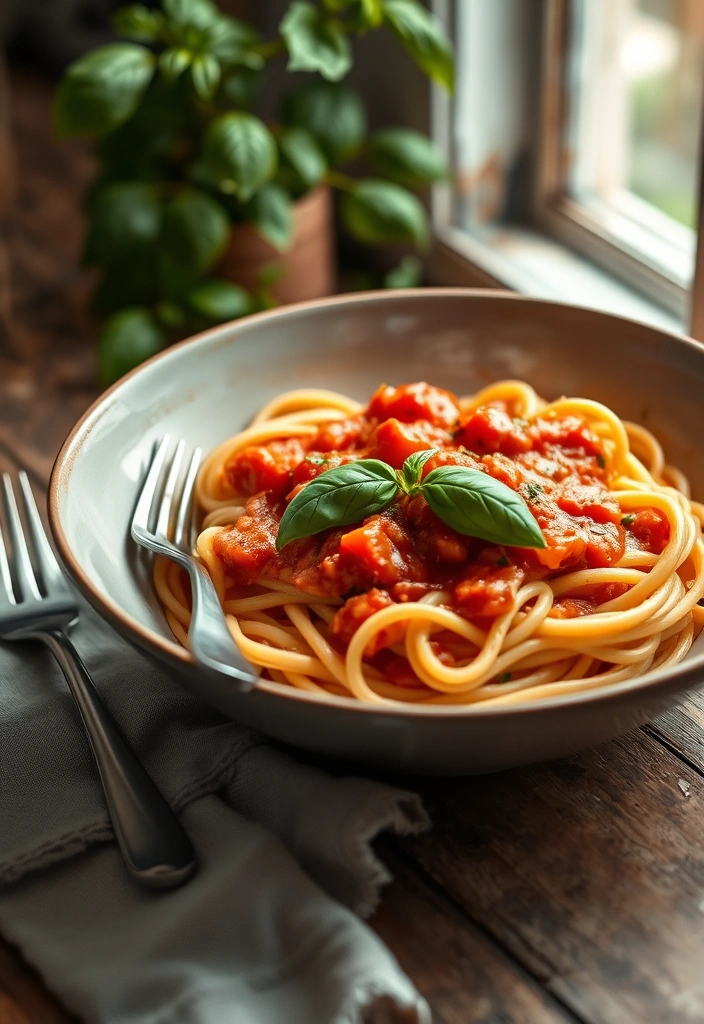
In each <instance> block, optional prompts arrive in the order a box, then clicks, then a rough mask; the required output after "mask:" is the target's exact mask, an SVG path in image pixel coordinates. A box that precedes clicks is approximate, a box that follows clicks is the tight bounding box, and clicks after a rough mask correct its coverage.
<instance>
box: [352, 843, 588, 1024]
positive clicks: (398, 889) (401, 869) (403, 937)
mask: <svg viewBox="0 0 704 1024" xmlns="http://www.w3.org/2000/svg"><path fill="white" fill-rule="evenodd" d="M384 859H385V860H386V861H387V863H388V864H389V867H390V868H391V870H392V871H393V873H394V876H395V881H394V883H393V884H392V885H391V886H390V888H389V889H388V890H387V891H386V892H385V893H384V899H383V902H382V904H381V907H380V908H379V910H378V912H377V914H376V916H375V917H374V919H373V920H372V926H373V927H374V929H375V930H376V932H377V933H378V934H379V935H380V936H381V938H382V939H383V940H384V942H386V944H387V945H388V946H389V947H390V948H391V949H393V950H394V951H395V952H396V955H397V956H398V959H399V961H400V964H401V967H402V968H403V969H404V970H405V971H406V973H407V974H408V975H409V977H411V978H413V980H414V982H415V983H416V985H417V987H418V989H419V991H420V992H421V993H422V994H423V995H424V996H425V997H426V999H427V1000H428V1002H429V1003H430V1007H431V1009H432V1012H433V1022H434V1024H486V1022H489V1021H497V1022H498V1021H501V1022H506V1024H509V1022H510V1024H558V1022H559V1024H566V1022H567V1021H574V1020H575V1018H574V1017H573V1016H572V1014H571V1013H569V1012H568V1011H567V1010H565V1009H564V1008H563V1007H561V1006H560V1004H559V1003H558V1002H557V1001H556V1000H555V999H553V998H552V997H551V996H550V995H548V994H547V993H546V992H545V991H544V990H543V989H542V988H541V986H540V985H539V984H538V983H537V982H536V981H535V980H534V979H532V978H531V977H529V976H528V975H527V974H526V973H525V972H524V971H523V970H521V968H520V967H518V966H517V965H516V964H515V963H514V962H513V961H512V960H511V958H510V957H508V956H507V955H506V953H505V952H504V951H503V950H502V949H501V948H500V947H499V946H497V945H496V944H494V943H493V942H492V941H491V940H489V939H488V938H487V936H486V935H485V934H483V933H482V932H481V931H480V930H479V929H478V928H477V927H476V925H473V924H471V923H470V922H468V921H467V919H466V917H465V916H464V915H463V914H462V913H461V912H460V911H459V910H457V909H456V908H455V907H453V905H452V904H451V902H450V901H449V900H448V899H447V897H446V896H445V895H444V893H442V892H441V891H440V890H437V889H435V887H431V886H428V885H427V884H426V883H425V882H424V881H422V880H421V879H419V878H418V876H417V874H416V873H415V872H414V871H413V869H412V868H411V867H409V865H408V864H406V863H404V861H403V860H401V859H400V857H399V856H398V855H396V854H394V853H393V852H391V853H386V854H385V857H384Z"/></svg>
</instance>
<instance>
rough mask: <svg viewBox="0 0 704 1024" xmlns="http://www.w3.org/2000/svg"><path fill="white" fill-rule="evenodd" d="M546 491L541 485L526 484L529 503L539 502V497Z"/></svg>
mask: <svg viewBox="0 0 704 1024" xmlns="http://www.w3.org/2000/svg"><path fill="white" fill-rule="evenodd" d="M544 490H545V488H544V487H542V486H541V485H540V484H534V483H529V484H526V494H527V496H528V501H537V500H538V496H539V495H541V494H543V492H544Z"/></svg>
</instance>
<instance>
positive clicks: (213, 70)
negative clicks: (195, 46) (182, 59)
mask: <svg viewBox="0 0 704 1024" xmlns="http://www.w3.org/2000/svg"><path fill="white" fill-rule="evenodd" d="M191 79H192V81H193V87H194V89H195V90H196V92H197V93H198V95H199V96H200V98H201V99H202V100H210V99H212V98H213V96H214V95H215V91H216V89H217V87H218V85H219V84H220V64H219V63H218V59H217V57H213V55H212V54H210V53H201V54H200V56H198V57H194V58H193V63H192V64H191Z"/></svg>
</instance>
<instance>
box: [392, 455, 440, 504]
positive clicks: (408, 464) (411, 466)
mask: <svg viewBox="0 0 704 1024" xmlns="http://www.w3.org/2000/svg"><path fill="white" fill-rule="evenodd" d="M437 453H438V450H437V448H429V449H427V450H426V451H422V452H414V453H413V454H412V455H409V456H408V458H407V459H406V461H405V462H404V464H403V466H401V474H400V480H399V483H400V484H401V487H402V488H403V490H404V491H405V492H406V494H412V493H413V491H415V490H416V488H417V487H418V485H419V484H420V478H421V476H422V475H423V466H424V465H425V464H426V462H427V461H428V459H432V457H433V455H437Z"/></svg>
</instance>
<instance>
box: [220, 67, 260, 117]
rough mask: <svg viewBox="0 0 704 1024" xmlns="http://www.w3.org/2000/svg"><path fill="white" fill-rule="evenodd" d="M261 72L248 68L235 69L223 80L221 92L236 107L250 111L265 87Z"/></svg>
mask: <svg viewBox="0 0 704 1024" xmlns="http://www.w3.org/2000/svg"><path fill="white" fill-rule="evenodd" d="M264 81H265V76H264V74H263V72H262V71H261V70H255V69H253V68H248V67H238V68H233V70H232V71H230V72H228V74H227V76H226V77H225V78H224V79H223V83H222V86H221V87H220V92H221V94H223V95H224V96H226V97H227V99H228V100H229V101H230V103H232V104H233V105H234V106H236V107H244V108H246V109H249V108H250V107H252V106H253V105H254V102H255V100H256V99H257V96H258V95H259V93H260V92H261V90H262V87H263V85H264Z"/></svg>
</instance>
